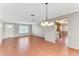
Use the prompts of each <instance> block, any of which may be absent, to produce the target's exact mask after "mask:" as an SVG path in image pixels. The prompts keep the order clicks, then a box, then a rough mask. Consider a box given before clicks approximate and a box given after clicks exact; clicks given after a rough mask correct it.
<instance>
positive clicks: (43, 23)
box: [41, 3, 54, 26]
mask: <svg viewBox="0 0 79 59" xmlns="http://www.w3.org/2000/svg"><path fill="white" fill-rule="evenodd" d="M45 5H46V20H45V21H44V22H42V23H41V26H52V25H54V23H53V22H51V21H49V20H48V6H47V5H48V3H45Z"/></svg>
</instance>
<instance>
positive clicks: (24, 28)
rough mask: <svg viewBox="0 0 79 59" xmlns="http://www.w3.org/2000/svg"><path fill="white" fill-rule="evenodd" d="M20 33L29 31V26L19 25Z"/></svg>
mask: <svg viewBox="0 0 79 59" xmlns="http://www.w3.org/2000/svg"><path fill="white" fill-rule="evenodd" d="M19 33H29V26H27V25H19Z"/></svg>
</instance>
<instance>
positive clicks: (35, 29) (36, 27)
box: [32, 24, 44, 37]
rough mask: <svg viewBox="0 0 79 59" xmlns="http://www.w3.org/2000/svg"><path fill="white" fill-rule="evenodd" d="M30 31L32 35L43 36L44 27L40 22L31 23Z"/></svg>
mask: <svg viewBox="0 0 79 59" xmlns="http://www.w3.org/2000/svg"><path fill="white" fill-rule="evenodd" d="M32 33H33V35H36V36H39V37H44V28H43V27H42V26H41V25H40V24H33V25H32Z"/></svg>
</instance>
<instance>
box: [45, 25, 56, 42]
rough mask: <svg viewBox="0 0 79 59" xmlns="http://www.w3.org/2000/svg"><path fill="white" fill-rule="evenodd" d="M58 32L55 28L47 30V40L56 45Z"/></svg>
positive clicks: (51, 27) (47, 28)
mask: <svg viewBox="0 0 79 59" xmlns="http://www.w3.org/2000/svg"><path fill="white" fill-rule="evenodd" d="M56 35H57V34H56V31H55V27H54V26H50V27H46V28H45V40H46V41H50V42H53V43H55V40H56Z"/></svg>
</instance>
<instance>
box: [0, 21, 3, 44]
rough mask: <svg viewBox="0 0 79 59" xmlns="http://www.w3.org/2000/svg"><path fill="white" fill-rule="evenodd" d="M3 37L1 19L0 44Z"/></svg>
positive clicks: (0, 22)
mask: <svg viewBox="0 0 79 59" xmlns="http://www.w3.org/2000/svg"><path fill="white" fill-rule="evenodd" d="M2 39H3V23H2V21H1V20H0V44H1V42H2Z"/></svg>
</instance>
